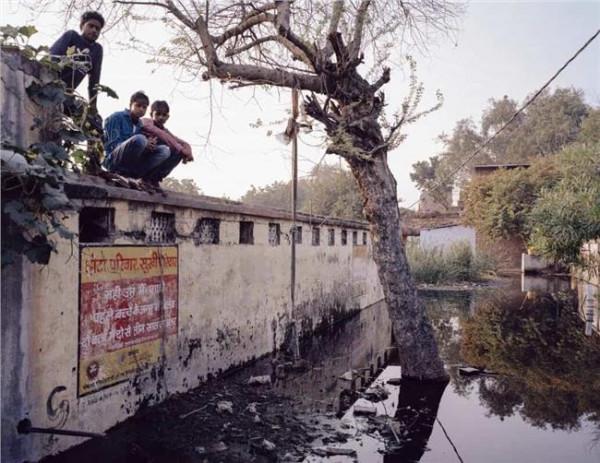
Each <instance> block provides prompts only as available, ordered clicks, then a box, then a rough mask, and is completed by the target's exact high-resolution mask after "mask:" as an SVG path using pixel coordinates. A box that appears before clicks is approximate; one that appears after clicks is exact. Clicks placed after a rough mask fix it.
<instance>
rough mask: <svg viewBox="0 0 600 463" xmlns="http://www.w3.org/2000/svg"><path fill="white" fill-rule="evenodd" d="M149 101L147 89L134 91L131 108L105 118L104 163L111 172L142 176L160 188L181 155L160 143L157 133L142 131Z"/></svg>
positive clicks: (135, 176)
mask: <svg viewBox="0 0 600 463" xmlns="http://www.w3.org/2000/svg"><path fill="white" fill-rule="evenodd" d="M149 104H150V100H149V99H148V96H147V95H146V94H145V93H144V92H141V91H140V92H135V93H134V94H133V95H132V96H131V98H130V100H129V109H125V110H123V111H117V112H116V113H113V114H111V115H110V116H109V117H108V118H107V119H106V122H105V124H104V134H105V137H106V143H105V145H104V150H105V151H106V157H105V158H104V161H103V162H102V165H103V166H104V167H105V168H106V169H107V170H108V171H110V172H114V173H117V174H119V175H123V176H125V177H131V178H136V179H141V180H142V182H143V183H145V184H146V185H145V186H148V187H152V188H158V186H159V183H160V181H161V180H162V179H163V178H165V177H166V176H167V175H169V173H170V172H171V171H172V170H173V169H174V168H175V166H176V165H177V164H179V161H181V157H182V156H181V154H179V153H176V152H171V150H170V149H169V147H168V146H167V145H162V144H159V143H158V139H157V138H156V137H155V136H146V135H144V134H143V133H142V128H143V126H142V121H141V118H142V117H143V116H144V114H146V110H147V109H148V105H149Z"/></svg>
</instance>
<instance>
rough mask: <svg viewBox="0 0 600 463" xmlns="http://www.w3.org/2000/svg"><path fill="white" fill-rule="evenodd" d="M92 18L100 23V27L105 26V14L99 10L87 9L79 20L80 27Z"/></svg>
mask: <svg viewBox="0 0 600 463" xmlns="http://www.w3.org/2000/svg"><path fill="white" fill-rule="evenodd" d="M91 19H95V20H96V21H98V22H99V23H100V28H102V27H104V16H102V15H101V14H100V13H98V12H97V11H86V12H85V13H83V14H82V15H81V21H80V22H79V27H83V25H84V24H85V23H86V22H88V21H89V20H91Z"/></svg>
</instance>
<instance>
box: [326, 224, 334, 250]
mask: <svg viewBox="0 0 600 463" xmlns="http://www.w3.org/2000/svg"><path fill="white" fill-rule="evenodd" d="M327 244H328V245H329V246H334V245H335V228H330V229H329V230H328V231H327Z"/></svg>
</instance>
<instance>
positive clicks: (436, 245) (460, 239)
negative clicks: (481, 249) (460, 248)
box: [419, 225, 475, 254]
mask: <svg viewBox="0 0 600 463" xmlns="http://www.w3.org/2000/svg"><path fill="white" fill-rule="evenodd" d="M419 243H420V246H421V249H426V250H431V249H438V250H439V251H441V252H447V251H449V250H450V249H451V248H452V246H455V245H457V244H459V243H467V244H468V245H469V247H470V248H471V250H472V251H473V254H475V230H474V229H473V228H471V227H465V226H463V225H453V226H449V227H442V228H430V229H424V230H421V235H420V238H419Z"/></svg>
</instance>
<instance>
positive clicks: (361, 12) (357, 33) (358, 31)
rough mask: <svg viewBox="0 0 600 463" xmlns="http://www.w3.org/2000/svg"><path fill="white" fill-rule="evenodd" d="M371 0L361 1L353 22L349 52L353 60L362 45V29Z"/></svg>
mask: <svg viewBox="0 0 600 463" xmlns="http://www.w3.org/2000/svg"><path fill="white" fill-rule="evenodd" d="M370 4H371V0H362V2H361V4H360V6H359V7H358V11H357V12H356V19H355V21H354V38H353V39H352V42H351V43H350V46H349V47H348V48H349V52H350V58H351V59H354V58H357V57H358V54H359V53H360V50H361V45H362V36H363V29H364V27H365V21H366V19H367V15H368V12H369V5H370Z"/></svg>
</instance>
